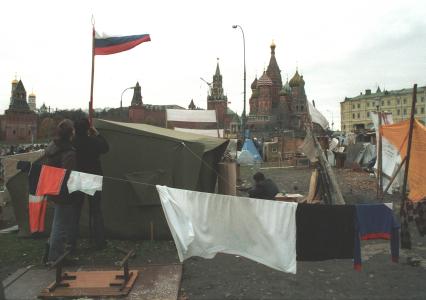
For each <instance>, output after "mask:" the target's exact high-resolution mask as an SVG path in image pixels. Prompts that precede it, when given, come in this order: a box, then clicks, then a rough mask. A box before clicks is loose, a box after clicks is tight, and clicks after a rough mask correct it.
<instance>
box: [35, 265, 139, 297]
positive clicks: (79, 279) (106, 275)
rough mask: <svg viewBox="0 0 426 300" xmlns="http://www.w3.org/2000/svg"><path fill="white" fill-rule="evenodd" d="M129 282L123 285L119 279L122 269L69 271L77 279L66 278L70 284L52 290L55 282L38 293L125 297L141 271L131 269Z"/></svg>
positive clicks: (52, 295) (47, 295) (68, 273)
mask: <svg viewBox="0 0 426 300" xmlns="http://www.w3.org/2000/svg"><path fill="white" fill-rule="evenodd" d="M129 274H130V276H129V280H128V282H127V283H126V284H125V285H124V286H123V287H121V283H122V282H123V279H117V278H119V276H122V275H123V272H122V271H79V272H67V273H66V275H67V276H69V277H74V276H75V279H65V280H63V281H62V283H64V284H65V285H68V286H65V287H64V286H59V287H56V288H55V289H54V290H52V291H51V289H52V287H53V286H54V284H55V282H52V283H51V284H50V285H49V286H48V287H47V288H45V289H43V290H42V291H41V292H40V294H39V295H38V297H39V298H42V299H49V298H60V297H64V298H67V297H69V298H75V297H84V296H85V297H123V296H126V295H128V294H129V292H130V290H131V289H132V287H133V285H134V283H135V281H136V279H137V277H138V274H139V271H138V270H130V271H129Z"/></svg>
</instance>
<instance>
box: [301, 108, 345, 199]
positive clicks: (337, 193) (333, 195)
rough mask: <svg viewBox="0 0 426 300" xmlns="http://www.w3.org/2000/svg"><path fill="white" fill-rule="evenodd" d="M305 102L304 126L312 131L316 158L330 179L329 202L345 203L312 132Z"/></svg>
mask: <svg viewBox="0 0 426 300" xmlns="http://www.w3.org/2000/svg"><path fill="white" fill-rule="evenodd" d="M306 104H307V105H306V108H307V111H308V114H307V119H308V120H307V121H308V122H307V123H308V124H306V128H309V129H310V130H311V132H312V138H313V140H314V145H315V148H316V149H317V153H318V160H319V163H320V166H321V168H322V169H323V170H324V172H325V174H326V177H328V180H329V181H330V184H331V190H332V193H331V195H330V196H331V200H332V203H331V204H345V200H344V199H343V195H342V192H341V190H340V187H339V184H338V183H337V179H336V177H335V176H334V172H333V169H332V168H331V166H330V164H329V163H328V160H327V159H326V157H325V154H324V151H323V150H322V148H321V146H320V144H319V142H318V140H317V138H316V137H315V135H314V132H313V128H314V126H313V124H312V118H311V113H310V111H309V105H308V103H306ZM313 106H314V107H315V104H313ZM328 180H327V181H328ZM333 202H334V203H333Z"/></svg>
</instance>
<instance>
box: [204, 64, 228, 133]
mask: <svg viewBox="0 0 426 300" xmlns="http://www.w3.org/2000/svg"><path fill="white" fill-rule="evenodd" d="M207 109H209V110H213V109H214V110H216V116H217V121H218V123H219V127H220V128H224V126H225V116H226V113H227V110H228V97H227V96H226V95H225V94H224V92H223V86H222V75H221V74H220V69H219V59H218V62H217V65H216V73H215V74H214V75H213V83H212V85H211V88H210V95H208V96H207Z"/></svg>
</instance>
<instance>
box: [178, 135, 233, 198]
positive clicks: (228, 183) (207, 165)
mask: <svg viewBox="0 0 426 300" xmlns="http://www.w3.org/2000/svg"><path fill="white" fill-rule="evenodd" d="M181 144H182V145H183V146H184V147H185V148H186V149H188V151H189V152H191V153H192V154H193V155H194V156H195V157H196V158H198V159H199V160H200V161H201V162H202V163H203V164H204V165H205V166H206V167H207V168H209V169H210V170H212V171H213V172H214V173H215V174H216V175H217V177H219V178H221V179H222V180H223V182H225V183H226V184H227V185H229V187H230V188H231V190H232V189H234V187H233V186H232V185H231V183H230V182H228V181H227V180H226V179H225V178H224V177H222V176H221V175H220V174H219V173H218V172H217V171H216V170H215V169H213V168H212V167H210V166H209V164H207V163H206V162H205V161H204V160H203V159H202V158H201V157H199V156H198V155H197V153H195V152H194V151H192V150H191V148H189V147H188V146H187V145H186V144H185V143H184V142H181Z"/></svg>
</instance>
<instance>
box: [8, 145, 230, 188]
mask: <svg viewBox="0 0 426 300" xmlns="http://www.w3.org/2000/svg"><path fill="white" fill-rule="evenodd" d="M180 144H181V145H182V146H184V147H185V148H186V149H187V150H188V151H189V152H190V153H191V154H192V155H194V156H195V157H196V158H197V159H198V160H200V161H201V163H203V164H204V165H205V166H206V167H207V168H208V169H210V170H211V171H213V172H214V173H215V174H216V175H217V176H218V177H219V178H220V179H222V180H223V182H225V183H226V184H228V185H229V187H230V188H231V189H232V188H233V186H232V185H231V184H230V183H229V182H228V181H227V180H226V179H225V178H224V177H223V176H222V175H220V174H219V173H218V172H217V171H216V170H215V169H214V168H212V167H210V166H209V164H207V163H206V162H205V161H204V160H203V159H202V158H201V157H199V156H198V155H197V154H196V153H195V152H194V151H192V150H191V148H189V147H188V146H187V145H186V144H185V143H184V142H181V143H180ZM0 159H10V160H13V161H16V162H18V161H22V159H16V158H11V157H8V156H0ZM80 173H84V172H80ZM84 174H88V173H84ZM102 177H103V178H107V179H110V180H115V181H121V182H128V183H134V184H140V185H146V186H152V187H155V186H156V185H155V184H152V183H147V182H140V181H133V180H128V179H122V178H118V177H111V176H105V175H103V176H102Z"/></svg>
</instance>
